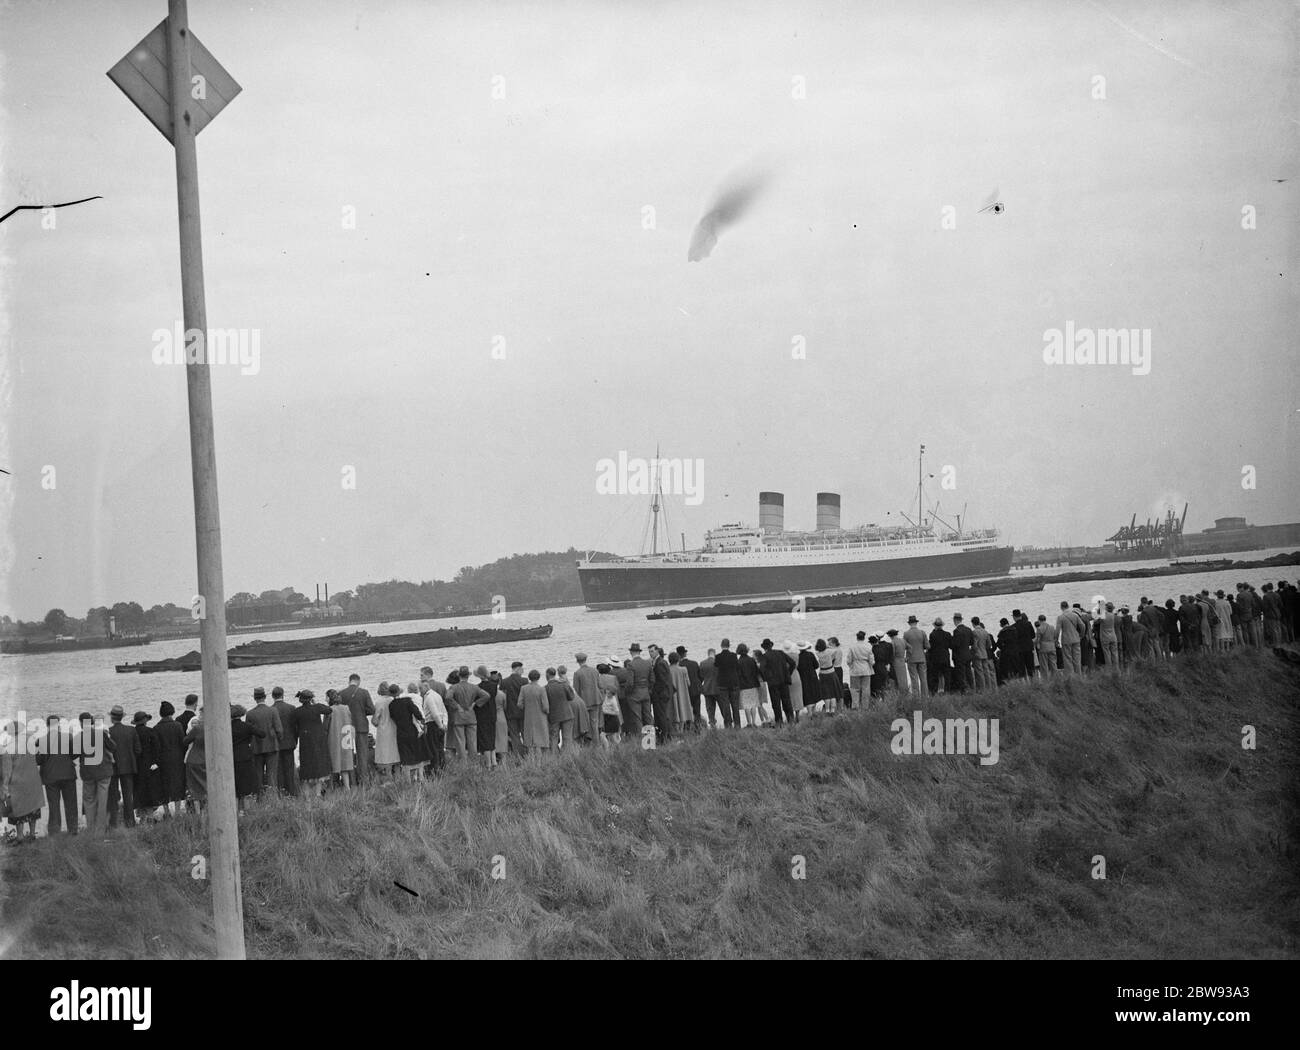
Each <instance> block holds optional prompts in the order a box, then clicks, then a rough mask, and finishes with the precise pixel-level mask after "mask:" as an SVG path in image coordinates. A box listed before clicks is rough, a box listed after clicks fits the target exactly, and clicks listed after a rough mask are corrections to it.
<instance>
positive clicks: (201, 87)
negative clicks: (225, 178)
mask: <svg viewBox="0 0 1300 1050" xmlns="http://www.w3.org/2000/svg"><path fill="white" fill-rule="evenodd" d="M188 35H189V39H190V86H191V91H190V95H191V99H192V101H193V103H194V105H193V106H192V107H191V109H190V112H191V115H192V117H193V121H194V134H196V135H197V134H198V133H199V132H200V131H202V130H203V129H204V128H206V127H207V126H208V124H210V123H211V122H212V118H213V117H215V116H216V115H217V114H218V113H220V112H221V111H222V110H223V109H225V108H226V103H228V102H229V101H230V100H231V99H232V98H234V97H235V96H236V95H238V94H239V92H240V90H241V88H240V86H239V85H238V84H236V83H235V78H234V77H232V76H231V75H230V74H229V73H227V72H226V71H225V70H224V69H223V68H222V66H221V63H220V62H218V61H217V60H216V59H215V58H213V57H212V52H211V51H209V50H208V49H207V48H206V47H204V46H203V45H202V44H201V43H199V38H198V37H196V36H195V35H194V33H193V32H190V33H189V34H188ZM167 68H168V66H167V19H165V18H164V19H163V20H162V21H161V22H159V23H158V25H157V26H155V27H154V30H153V32H152V33H150V34H149V35H148V36H147V37H145V38H144V39H143V40H141V41H140V43H138V44H136V46H135V47H133V48H131V50H130V52H128V53H127V54H126V55H125V56H123V58H122V60H121V61H120V62H118V63H117V65H115V66H114V67H113V68H112V69H110V70H109V71H108V77H109V79H110V80H112V81H113V83H114V84H116V85H117V86H118V87H120V88H121V89H122V91H123V93H124V94H125V95H126V97H127V98H129V99H130V100H131V101H132V102H134V103H135V105H136V108H137V109H139V110H140V112H141V113H143V114H144V115H145V116H146V117H148V118H149V121H150V123H152V124H153V126H154V127H156V128H157V129H158V130H159V131H161V132H162V133H163V137H164V138H166V139H167V141H168V142H171V141H172V113H171V89H170V87H169V86H168V77H167Z"/></svg>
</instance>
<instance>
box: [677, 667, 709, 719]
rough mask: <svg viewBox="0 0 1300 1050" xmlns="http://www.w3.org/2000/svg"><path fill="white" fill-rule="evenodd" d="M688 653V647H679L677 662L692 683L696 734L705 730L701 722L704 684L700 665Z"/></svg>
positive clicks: (692, 707)
mask: <svg viewBox="0 0 1300 1050" xmlns="http://www.w3.org/2000/svg"><path fill="white" fill-rule="evenodd" d="M686 652H687V649H686V646H684V645H679V646H678V647H677V662H678V663H679V664H681V665H682V666H683V667H684V668H686V678H687V681H688V682H689V683H690V685H689V691H690V697H691V711H692V712H694V714H695V719H694V721H692V722H691V725H692V726H693V727H694V729H695V732H697V733H698V732H699V731H700V730H701V729H702V728H703V723H702V722H701V721H700V693H701V690H702V689H703V686H704V682H703V680H702V679H701V678H700V665H699V663H698V662H696V661H695V660H688V659H687V658H686Z"/></svg>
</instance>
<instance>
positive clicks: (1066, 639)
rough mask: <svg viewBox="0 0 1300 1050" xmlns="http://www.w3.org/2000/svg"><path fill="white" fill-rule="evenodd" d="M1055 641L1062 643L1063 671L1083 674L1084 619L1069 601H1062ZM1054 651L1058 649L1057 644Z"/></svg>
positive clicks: (1053, 647)
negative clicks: (1072, 607)
mask: <svg viewBox="0 0 1300 1050" xmlns="http://www.w3.org/2000/svg"><path fill="white" fill-rule="evenodd" d="M1054 641H1059V642H1060V644H1061V657H1062V659H1061V664H1062V671H1063V672H1064V673H1065V674H1083V621H1082V620H1080V619H1079V614H1078V613H1076V612H1075V611H1074V610H1073V609H1071V608H1070V603H1069V602H1061V615H1060V616H1058V617H1057V618H1056V639H1055V640H1054ZM1052 651H1053V653H1055V651H1056V646H1055V644H1053V646H1052Z"/></svg>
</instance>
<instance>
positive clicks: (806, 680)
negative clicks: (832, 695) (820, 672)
mask: <svg viewBox="0 0 1300 1050" xmlns="http://www.w3.org/2000/svg"><path fill="white" fill-rule="evenodd" d="M797 666H798V669H799V685H800V688H802V689H803V702H804V706H805V707H812V705H813V704H815V703H817V701H818V700H820V699H821V698H822V683H821V680H820V679H819V678H818V677H817V657H815V656H814V655H813V651H812V650H811V649H800V650H799V660H798V664H797Z"/></svg>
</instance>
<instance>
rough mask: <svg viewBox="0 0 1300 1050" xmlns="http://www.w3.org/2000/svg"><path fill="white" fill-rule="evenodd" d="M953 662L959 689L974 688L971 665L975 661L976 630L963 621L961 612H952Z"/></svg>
mask: <svg viewBox="0 0 1300 1050" xmlns="http://www.w3.org/2000/svg"><path fill="white" fill-rule="evenodd" d="M952 662H953V666H954V668H955V670H954V672H953V674H954V677H955V678H956V683H955V684H956V686H957V691H958V692H959V693H964V692H966V690H968V689H973V688H974V687H975V682H974V679H973V678H972V676H971V666H972V664H974V662H975V632H974V631H972V630H971V629H970V628H969V627H967V626H966V624H965V623H964V622H963V621H962V615H961V613H953V614H952Z"/></svg>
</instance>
